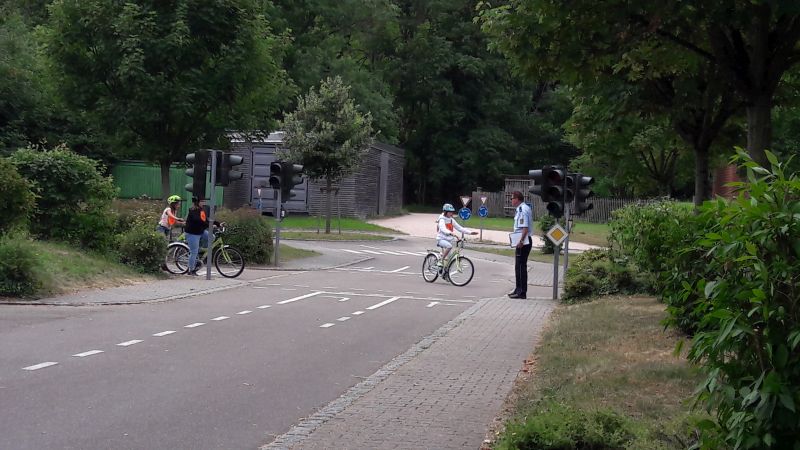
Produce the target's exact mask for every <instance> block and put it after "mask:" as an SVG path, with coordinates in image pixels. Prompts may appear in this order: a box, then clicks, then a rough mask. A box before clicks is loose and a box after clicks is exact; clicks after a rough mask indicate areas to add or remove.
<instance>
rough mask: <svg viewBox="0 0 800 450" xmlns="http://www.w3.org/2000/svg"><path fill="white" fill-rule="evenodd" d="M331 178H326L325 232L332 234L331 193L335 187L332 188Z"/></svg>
mask: <svg viewBox="0 0 800 450" xmlns="http://www.w3.org/2000/svg"><path fill="white" fill-rule="evenodd" d="M332 184H333V183H331V179H330V178H326V179H325V234H331V203H332V201H331V195H332V194H333V192H332V191H333V189H332V188H331V185H332Z"/></svg>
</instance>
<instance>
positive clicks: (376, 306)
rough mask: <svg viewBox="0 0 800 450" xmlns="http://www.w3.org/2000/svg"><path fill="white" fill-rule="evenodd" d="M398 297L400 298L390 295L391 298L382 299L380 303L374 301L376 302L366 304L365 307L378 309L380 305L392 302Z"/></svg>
mask: <svg viewBox="0 0 800 450" xmlns="http://www.w3.org/2000/svg"><path fill="white" fill-rule="evenodd" d="M398 298H400V297H392V298H390V299H388V300H384V301H382V302H380V303H376V304H374V305H372V306H367V309H369V310H373V309H378V308H380V307H381V306H385V305H388V304H389V303H392V302H393V301H395V300H397V299H398Z"/></svg>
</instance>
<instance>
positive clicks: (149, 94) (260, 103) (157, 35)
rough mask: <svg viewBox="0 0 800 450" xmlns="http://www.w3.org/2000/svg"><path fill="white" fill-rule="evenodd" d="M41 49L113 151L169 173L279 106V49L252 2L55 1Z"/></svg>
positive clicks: (282, 80)
mask: <svg viewBox="0 0 800 450" xmlns="http://www.w3.org/2000/svg"><path fill="white" fill-rule="evenodd" d="M50 12H51V19H50V22H49V28H48V29H47V30H46V45H47V50H48V53H49V55H50V56H51V58H52V60H53V63H54V68H55V69H56V71H57V73H58V74H59V75H61V77H62V82H61V83H60V88H61V90H62V93H63V95H64V97H65V99H66V101H67V102H68V104H69V105H70V106H71V107H72V108H74V109H75V110H76V111H80V112H85V113H86V115H87V116H88V117H90V118H91V121H92V123H94V124H95V125H96V127H97V128H98V129H101V130H103V131H104V132H105V133H106V134H107V135H108V136H109V138H111V139H112V140H114V141H115V142H116V143H117V145H118V146H120V147H123V148H124V147H128V148H130V147H134V148H136V149H137V151H138V152H139V153H140V154H142V155H143V156H144V157H145V158H146V159H148V160H151V161H154V162H157V163H159V164H160V166H161V190H162V196H163V197H164V198H166V196H168V195H169V168H170V165H171V164H172V163H173V162H174V161H179V160H182V159H183V156H184V154H185V153H188V152H190V151H191V150H194V149H196V148H198V147H200V146H203V145H221V146H225V145H227V139H226V132H227V130H230V129H232V128H238V129H243V130H249V129H254V128H256V127H264V126H265V125H269V124H270V122H271V118H272V115H273V114H274V113H275V111H276V110H277V109H278V107H279V106H280V105H281V104H282V103H283V101H284V99H285V93H284V91H285V90H286V89H285V87H286V84H287V82H286V77H285V73H284V71H283V70H281V68H280V67H279V62H280V58H281V52H282V49H283V45H284V43H283V40H282V39H281V38H280V37H278V36H276V35H274V34H273V33H272V32H271V31H270V28H269V26H268V23H267V20H266V18H265V16H264V14H263V12H264V10H263V6H262V2H261V1H259V0H171V1H163V0H145V1H138V2H117V1H113V0H89V1H82V0H56V1H55V2H54V3H53V4H52V5H51V6H50Z"/></svg>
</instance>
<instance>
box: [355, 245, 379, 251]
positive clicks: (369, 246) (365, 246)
mask: <svg viewBox="0 0 800 450" xmlns="http://www.w3.org/2000/svg"><path fill="white" fill-rule="evenodd" d="M359 247H364V248H371V249H373V250H380V249H381V248H380V247H373V246H371V245H364V244H361V245H359Z"/></svg>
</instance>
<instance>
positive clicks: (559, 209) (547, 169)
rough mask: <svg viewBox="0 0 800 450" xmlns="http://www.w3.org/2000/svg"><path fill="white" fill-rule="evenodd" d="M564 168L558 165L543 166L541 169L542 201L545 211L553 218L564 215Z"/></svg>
mask: <svg viewBox="0 0 800 450" xmlns="http://www.w3.org/2000/svg"><path fill="white" fill-rule="evenodd" d="M565 176H566V174H565V173H564V169H562V168H561V167H559V166H544V168H543V169H542V193H541V196H542V201H544V202H546V203H547V212H549V213H550V215H551V216H553V217H555V218H559V217H561V216H563V215H564V181H565V180H564V177H565Z"/></svg>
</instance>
